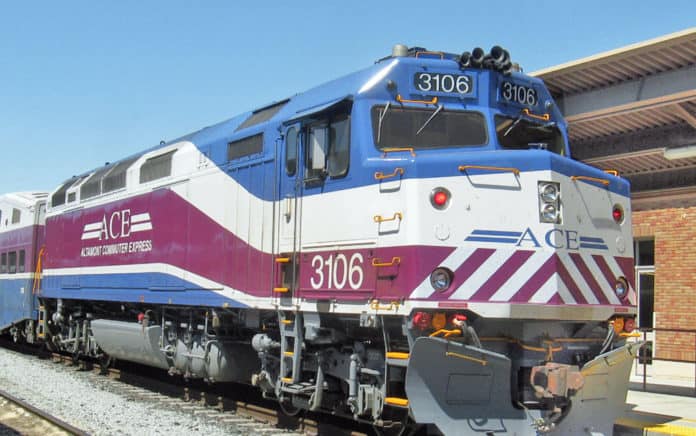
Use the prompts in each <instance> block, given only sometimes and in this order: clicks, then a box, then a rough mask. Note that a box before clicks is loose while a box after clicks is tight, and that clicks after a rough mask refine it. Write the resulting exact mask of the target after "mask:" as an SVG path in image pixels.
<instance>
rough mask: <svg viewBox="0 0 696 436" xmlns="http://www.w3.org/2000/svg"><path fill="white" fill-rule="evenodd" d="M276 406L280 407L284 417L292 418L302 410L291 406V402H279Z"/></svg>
mask: <svg viewBox="0 0 696 436" xmlns="http://www.w3.org/2000/svg"><path fill="white" fill-rule="evenodd" d="M278 405H279V406H280V410H281V411H282V412H283V414H285V415H286V416H290V417H294V416H297V415H298V414H299V413H300V412H301V411H302V409H300V408H299V407H295V406H293V405H292V400H290V401H288V400H279V401H278Z"/></svg>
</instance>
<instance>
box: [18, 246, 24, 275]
mask: <svg viewBox="0 0 696 436" xmlns="http://www.w3.org/2000/svg"><path fill="white" fill-rule="evenodd" d="M25 257H26V256H25V253H24V250H19V260H18V261H17V271H18V272H21V273H23V272H24V261H25V260H26V259H25Z"/></svg>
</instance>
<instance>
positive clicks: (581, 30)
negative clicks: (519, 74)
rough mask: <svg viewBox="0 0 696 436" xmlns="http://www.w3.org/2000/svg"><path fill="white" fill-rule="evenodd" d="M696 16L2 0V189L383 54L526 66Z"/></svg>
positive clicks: (99, 159)
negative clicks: (477, 54) (504, 59)
mask: <svg viewBox="0 0 696 436" xmlns="http://www.w3.org/2000/svg"><path fill="white" fill-rule="evenodd" d="M693 26H696V2H694V1H693V0H684V1H655V0H653V1H640V0H633V1H624V0H620V1H619V0H605V1H595V0H591V1H588V0H574V1H536V2H534V1H520V2H512V1H488V2H484V1H481V2H473V1H467V0H454V1H450V0H442V1H423V0H420V1H412V0H401V1H391V0H390V1H380V0H372V1H369V2H368V1H361V0H350V1H348V0H344V1H340V2H338V1H330V0H320V1H277V2H274V1H254V2H243V1H239V2H235V1H232V0H228V1H200V2H194V1H179V0H168V1H145V0H137V1H135V0H120V1H95V0H89V1H71V0H65V1H48V0H46V1H25V2H23V1H9V0H6V1H2V3H1V8H0V150H1V151H2V153H1V155H0V180H1V181H2V182H1V183H2V185H1V186H0V193H2V192H14V191H28V190H47V191H50V190H53V189H55V188H56V187H57V185H58V184H59V183H60V182H61V181H63V180H64V179H66V178H68V177H70V176H71V175H73V174H77V173H81V172H84V171H86V170H89V169H90V168H94V167H96V166H100V165H102V164H103V163H104V162H107V161H114V160H117V159H119V158H121V157H124V156H127V155H129V154H131V153H134V152H136V151H139V150H142V149H145V148H148V147H150V146H152V145H155V144H157V143H158V142H159V141H160V140H161V139H173V138H176V137H178V136H180V135H182V134H185V133H188V132H191V131H194V130H197V129H199V128H201V127H204V126H206V125H210V124H213V123H215V122H218V121H221V120H224V119H227V118H231V117H232V116H234V115H236V114H238V113H240V112H244V111H247V110H250V109H253V108H254V107H257V106H259V105H262V104H266V103H269V102H271V101H274V100H279V99H281V98H284V97H286V96H289V95H292V94H294V93H297V92H300V91H303V90H305V89H308V88H310V87H312V86H314V85H317V84H320V83H322V82H324V81H327V80H330V79H333V78H336V77H339V76H341V75H344V74H346V73H349V72H351V71H354V70H357V69H360V68H363V67H365V66H368V65H370V64H372V63H373V62H374V61H375V60H376V59H378V58H380V57H382V56H385V55H387V54H389V53H390V51H391V47H392V45H393V44H395V43H404V44H407V45H410V46H412V45H418V46H422V47H426V48H428V49H432V50H442V51H450V52H455V53H458V52H461V51H464V50H470V49H471V48H473V47H474V46H481V47H484V48H485V49H489V48H490V47H491V46H492V45H495V44H499V45H502V46H503V47H506V48H507V49H508V50H509V51H510V52H511V54H512V57H513V59H514V60H515V61H517V62H519V63H521V65H522V66H523V67H524V68H525V70H526V71H534V70H537V69H540V68H544V67H548V66H552V65H556V64H559V63H562V62H566V61H570V60H574V59H577V58H580V57H584V56H589V55H592V54H596V53H599V52H602V51H606V50H610V49H613V48H617V47H621V46H624V45H627V44H630V43H635V42H639V41H643V40H646V39H650V38H654V37H657V36H661V35H665V34H668V33H672V32H676V31H679V30H684V29H686V28H690V27H693Z"/></svg>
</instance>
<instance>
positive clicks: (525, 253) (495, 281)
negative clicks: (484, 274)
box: [470, 250, 534, 301]
mask: <svg viewBox="0 0 696 436" xmlns="http://www.w3.org/2000/svg"><path fill="white" fill-rule="evenodd" d="M533 254H534V251H529V250H518V251H516V252H515V253H514V254H513V255H512V256H510V257H509V258H508V260H506V261H505V262H504V263H503V264H502V265H501V266H500V268H498V270H497V271H496V272H495V273H493V275H491V277H490V278H489V279H488V280H487V281H486V282H485V283H484V284H483V285H481V287H480V288H479V290H478V291H476V293H475V294H474V295H472V296H471V298H470V299H471V300H477V301H488V300H489V299H490V298H491V296H493V294H495V293H496V292H497V291H498V289H500V287H501V286H502V285H503V284H504V283H505V282H506V281H507V280H508V279H509V278H510V276H511V275H513V274H514V273H515V272H516V271H517V270H518V269H520V267H521V266H522V265H524V263H525V262H526V261H527V259H529V258H530V257H531V256H532V255H533Z"/></svg>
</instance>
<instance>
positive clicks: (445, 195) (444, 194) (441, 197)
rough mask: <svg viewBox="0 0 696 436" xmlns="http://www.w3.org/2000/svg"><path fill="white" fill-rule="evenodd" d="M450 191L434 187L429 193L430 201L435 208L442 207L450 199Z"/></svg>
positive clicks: (444, 206)
mask: <svg viewBox="0 0 696 436" xmlns="http://www.w3.org/2000/svg"><path fill="white" fill-rule="evenodd" d="M450 196H451V194H450V192H449V191H448V190H447V189H445V188H435V189H433V191H432V192H431V193H430V203H432V205H433V207H434V208H435V209H444V208H446V207H447V205H448V204H449V201H450Z"/></svg>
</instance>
